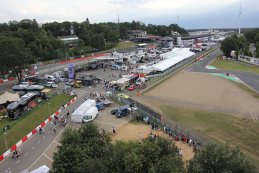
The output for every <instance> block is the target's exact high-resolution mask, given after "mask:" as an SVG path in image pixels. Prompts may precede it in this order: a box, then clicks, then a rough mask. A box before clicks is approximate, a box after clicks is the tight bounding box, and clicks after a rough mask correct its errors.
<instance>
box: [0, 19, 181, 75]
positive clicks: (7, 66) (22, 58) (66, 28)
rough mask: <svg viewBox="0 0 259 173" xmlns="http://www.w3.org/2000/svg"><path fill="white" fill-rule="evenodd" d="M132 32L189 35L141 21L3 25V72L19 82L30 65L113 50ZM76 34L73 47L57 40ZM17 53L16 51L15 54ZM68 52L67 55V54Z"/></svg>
mask: <svg viewBox="0 0 259 173" xmlns="http://www.w3.org/2000/svg"><path fill="white" fill-rule="evenodd" d="M130 29H143V30H147V31H148V32H149V33H150V34H157V35H161V36H165V35H170V34H171V31H172V30H174V31H178V32H179V33H183V34H186V31H185V30H184V29H183V28H181V27H179V26H178V25H175V24H172V25H170V26H164V25H163V26H160V25H158V26H157V25H147V26H146V25H145V24H144V23H141V22H135V21H133V22H131V23H130V22H124V23H120V24H117V23H111V22H108V23H99V24H90V22H89V20H88V19H86V21H84V22H81V23H78V22H62V23H58V22H52V23H44V24H41V25H39V24H38V23H37V21H36V20H35V19H33V20H30V19H24V20H21V21H19V22H18V21H10V22H8V23H0V37H1V40H0V49H1V52H0V62H1V63H0V72H5V73H6V72H8V71H10V70H11V71H12V72H14V73H15V74H16V76H18V79H20V77H21V76H20V74H21V70H22V69H24V68H25V66H26V65H28V64H29V63H35V62H37V61H39V60H40V61H46V60H55V59H61V58H65V57H67V56H80V55H86V54H87V53H91V52H94V51H97V50H105V49H110V48H112V47H114V46H115V45H116V44H117V43H118V42H119V40H120V39H126V36H127V35H126V31H127V30H130ZM73 34H75V35H77V36H78V37H79V39H80V40H79V41H78V42H77V44H76V46H73V47H72V48H70V47H69V45H67V44H64V43H62V42H61V41H60V40H59V39H58V37H59V36H67V35H73ZM14 50H15V51H14ZM65 52H66V53H67V55H65Z"/></svg>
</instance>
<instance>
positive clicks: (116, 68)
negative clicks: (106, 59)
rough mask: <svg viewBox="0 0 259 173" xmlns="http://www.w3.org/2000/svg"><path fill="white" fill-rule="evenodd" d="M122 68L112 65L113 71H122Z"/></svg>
mask: <svg viewBox="0 0 259 173" xmlns="http://www.w3.org/2000/svg"><path fill="white" fill-rule="evenodd" d="M120 69H121V67H120V66H119V65H117V64H112V70H120Z"/></svg>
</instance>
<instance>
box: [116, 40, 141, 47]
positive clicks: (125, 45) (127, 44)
mask: <svg viewBox="0 0 259 173" xmlns="http://www.w3.org/2000/svg"><path fill="white" fill-rule="evenodd" d="M133 46H136V43H134V42H132V41H127V42H119V43H118V44H117V45H116V46H115V47H114V49H125V48H130V47H133Z"/></svg>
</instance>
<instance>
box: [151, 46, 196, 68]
mask: <svg viewBox="0 0 259 173" xmlns="http://www.w3.org/2000/svg"><path fill="white" fill-rule="evenodd" d="M194 54H195V53H193V52H191V51H190V49H189V48H174V49H173V50H172V51H170V52H167V53H164V54H161V55H160V56H161V57H162V58H163V59H164V60H162V61H160V62H158V63H156V64H154V65H153V70H155V71H161V72H162V71H165V70H166V69H168V68H170V67H172V66H174V65H176V64H177V63H179V62H181V61H183V60H185V59H187V58H189V57H191V56H192V55H194Z"/></svg>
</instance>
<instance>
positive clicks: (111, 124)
mask: <svg viewBox="0 0 259 173" xmlns="http://www.w3.org/2000/svg"><path fill="white" fill-rule="evenodd" d="M94 121H95V122H98V123H102V124H108V125H111V126H116V127H119V125H115V124H111V123H107V122H102V121H98V120H94Z"/></svg>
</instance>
